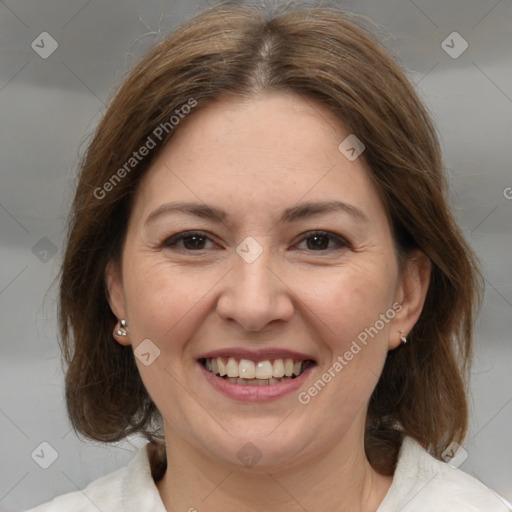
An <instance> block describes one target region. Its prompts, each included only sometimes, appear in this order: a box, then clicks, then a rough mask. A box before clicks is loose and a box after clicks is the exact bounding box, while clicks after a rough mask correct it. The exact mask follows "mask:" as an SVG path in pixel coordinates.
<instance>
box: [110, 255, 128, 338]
mask: <svg viewBox="0 0 512 512" xmlns="http://www.w3.org/2000/svg"><path fill="white" fill-rule="evenodd" d="M105 285H106V287H107V300H108V303H109V305H110V309H111V310H112V313H114V315H115V316H116V317H117V319H118V320H121V319H126V301H125V295H124V286H123V276H122V271H121V265H120V264H119V263H118V262H114V261H110V262H109V263H108V264H107V268H106V269H105ZM118 327H119V324H117V325H116V327H115V329H114V333H113V336H114V339H115V340H116V341H117V342H118V343H120V344H121V345H130V344H131V343H130V341H129V336H119V335H118V334H116V333H115V331H116V329H117V328H118Z"/></svg>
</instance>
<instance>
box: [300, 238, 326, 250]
mask: <svg viewBox="0 0 512 512" xmlns="http://www.w3.org/2000/svg"><path fill="white" fill-rule="evenodd" d="M329 242H330V239H329V236H328V235H311V236H308V238H307V242H306V245H307V247H308V249H310V250H312V251H323V250H325V249H328V248H329Z"/></svg>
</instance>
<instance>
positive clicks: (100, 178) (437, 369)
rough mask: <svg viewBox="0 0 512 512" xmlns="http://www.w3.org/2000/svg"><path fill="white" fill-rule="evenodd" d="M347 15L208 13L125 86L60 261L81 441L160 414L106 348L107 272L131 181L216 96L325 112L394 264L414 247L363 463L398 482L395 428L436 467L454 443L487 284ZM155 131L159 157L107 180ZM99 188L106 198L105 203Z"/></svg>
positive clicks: (370, 46) (407, 115)
mask: <svg viewBox="0 0 512 512" xmlns="http://www.w3.org/2000/svg"><path fill="white" fill-rule="evenodd" d="M354 19H355V17H354V16H352V15H348V14H347V13H344V12H343V11H340V10H339V9H337V8H332V7H308V6H307V5H302V6H301V5H300V4H299V5H292V7H291V8H285V9H282V10H274V11H269V10H268V9H265V8H261V7H250V6H246V5H230V4H225V5H221V6H216V7H213V8H211V9H208V10H207V11H205V12H203V13H201V14H200V15H198V16H197V17H195V18H194V19H192V21H190V22H189V23H188V24H186V25H185V26H183V27H181V28H179V29H178V30H176V31H175V32H173V33H171V34H170V35H169V36H167V37H166V38H165V39H163V40H162V41H160V42H159V43H158V44H157V45H155V46H154V48H153V49H152V50H151V51H150V52H149V53H148V54H147V55H146V56H145V57H144V58H143V59H142V61H141V62H139V63H138V65H137V66H136V67H135V68H134V69H133V71H132V72H131V73H130V75H129V76H128V77H127V79H126V80H125V82H124V83H123V84H122V86H121V88H120V89H119V91H118V92H117V94H116V96H115V97H114V99H113V100H112V102H111V104H110V106H109V108H108V110H107V112H106V114H105V115H104V117H103V119H102V121H101V123H100V124H99V126H98V128H97V130H96V133H95V136H94V138H93V140H92V142H91V143H90V145H89V147H88V150H87V152H86V154H85V156H84V158H83V161H82V165H81V171H80V177H79V183H78V187H77V191H76V196H75V199H74V204H73V209H72V216H71V219H70V229H69V235H68V241H67V248H66V253H65V257H64V262H63V266H62V274H61V286H60V310H59V321H60V330H61V344H62V350H63V357H64V360H65V362H66V364H67V365H68V369H67V375H66V400H67V407H68V412H69V416H70V419H71V422H72V424H73V425H74V427H75V429H76V430H77V431H78V432H80V433H82V434H84V435H85V436H87V437H89V438H92V439H95V440H99V441H106V442H108V441H117V440H119V439H122V438H123V437H125V436H127V435H128V434H130V433H134V432H142V433H144V434H146V435H147V436H148V437H150V438H151V434H152V433H153V434H154V433H156V432H157V430H158V428H157V427H158V421H159V420H160V419H161V418H159V412H158V410H157V409H156V407H155V405H154V403H153V402H152V400H151V398H150V397H149V395H148V393H147V391H146V389H145V388H144V386H143V384H142V381H141V379H140V377H139V373H138V371H137V367H136V365H135V362H134V355H133V352H132V350H131V349H130V348H129V347H128V348H127V347H124V346H121V345H120V344H119V343H117V342H115V341H114V340H113V338H112V330H113V328H114V326H115V324H116V321H117V319H116V318H115V317H114V315H113V314H112V312H111V310H110V308H109V305H108V302H107V290H106V287H105V276H104V274H105V268H106V265H107V263H108V262H109V261H111V260H116V259H118V258H119V257H120V255H121V251H122V246H123V240H124V236H125V233H126V228H127V221H128V218H129V214H130V203H131V200H132V198H133V195H134V192H135V190H136V189H137V185H138V183H139V181H140V180H141V178H142V177H143V176H144V174H145V172H146V171H147V170H148V168H149V166H150V165H151V162H152V161H153V159H154V158H155V156H156V155H157V154H158V151H159V149H160V148H161V147H162V146H163V145H164V144H165V143H166V142H167V141H168V140H169V139H170V138H171V137H172V134H173V133H174V131H176V129H179V126H178V127H177V128H175V129H174V130H173V129H168V130H166V133H165V137H161V140H155V139H157V137H155V136H154V133H155V132H154V130H155V128H156V127H158V126H161V124H162V123H165V122H167V123H168V122H169V119H170V116H171V115H173V113H175V112H176V111H180V109H181V108H182V106H183V105H185V104H187V103H189V104H190V102H191V100H192V102H194V101H197V107H195V109H194V110H193V111H192V112H190V114H189V115H190V116H193V115H194V112H195V111H197V110H199V109H200V108H201V107H202V106H204V105H206V104H208V101H211V100H214V99H217V98H219V97H220V96H221V95H226V94H237V95H240V96H243V97H246V98H250V97H252V96H254V95H255V94H257V93H259V92H262V91H284V92H293V93H296V94H299V95H301V96H303V97H307V98H310V99H313V100H315V101H318V102H321V103H323V104H325V105H327V106H328V107H329V108H330V109H331V111H332V112H333V113H335V115H337V116H338V117H339V119H340V121H341V122H343V123H344V124H345V126H347V127H348V129H349V130H350V132H352V133H355V134H356V135H357V137H358V138H359V139H360V140H362V141H363V143H364V144H365V146H366V149H365V152H364V154H363V155H362V156H363V157H364V159H365V161H366V163H367V165H368V167H369V169H370V173H371V176H372V178H373V180H374V182H375V184H376V186H377V187H378V190H379V191H380V194H381V197H382V199H383V201H384V204H385V206H386V209H387V211H388V214H389V218H390V221H391V225H392V228H393V233H394V237H395V243H396V248H397V255H398V256H399V260H400V256H401V255H402V256H403V255H406V254H407V251H408V250H410V249H412V248H419V249H421V250H422V251H423V252H424V253H425V254H426V255H427V256H428V258H429V259H430V260H431V263H432V271H431V283H430V287H429V290H428V294H427V297H426V302H425V304H424V308H423V311H422V314H421V316H420V318H419V320H418V322H417V323H416V325H415V326H414V328H413V330H412V331H411V333H410V334H409V343H407V344H406V345H404V346H401V347H400V348H399V349H397V350H393V351H390V352H389V353H388V356H387V360H386V363H385V367H384V370H383V373H382V376H381V378H380V380H379V382H378V384H377V387H376V389H375V391H374V393H373V395H372V397H371V401H370V405H369V410H368V416H367V428H366V439H365V448H366V453H367V456H368V459H369V460H370V462H371V464H372V465H373V467H374V468H375V469H376V470H377V471H379V472H381V473H383V474H392V473H393V471H394V466H395V463H396V459H397V454H398V450H399V448H400V445H401V440H402V437H403V435H404V434H405V435H409V436H411V437H413V438H414V439H416V440H417V441H418V442H419V443H420V444H422V445H423V446H424V447H425V448H427V449H430V451H431V453H433V454H434V455H435V456H437V457H440V454H441V452H442V451H443V450H444V449H445V448H446V446H447V445H448V444H449V443H450V442H452V441H458V442H462V440H463V438H464V435H465V432H466V428H467V417H468V412H467V402H466V380H465V378H466V377H467V371H468V370H469V364H470V359H471V351H472V350H471V347H472V334H473V321H474V315H475V313H476V308H477V306H478V305H479V303H480V294H481V291H480V290H481V280H480V274H479V272H478V269H477V266H476V263H475V258H474V256H473V253H472V251H471V249H470V248H469V246H468V245H467V243H466V242H465V241H464V239H463V237H462V235H461V232H460V230H459V228H458V227H457V225H456V223H455V221H454V219H453V217H452V215H451V213H450V211H449V208H448V206H447V200H446V192H447V191H446V188H447V187H446V182H445V177H444V171H443V164H442V158H441V151H440V146H439V142H438V139H437V135H436V132H435V129H434V127H433V126H432V123H431V120H430V118H429V115H428V114H427V112H426V110H425V108H424V106H423V105H422V104H421V102H420V100H419V99H418V97H417V95H416V93H415V91H414V89H413V87H412V86H411V84H410V83H409V82H408V81H407V79H406V77H405V76H404V73H403V72H402V71H401V69H400V67H399V66H398V65H397V63H396V62H395V61H394V60H393V59H392V58H391V57H390V56H389V54H388V53H387V51H386V50H384V49H383V48H382V46H381V45H380V44H379V43H378V42H377V41H376V40H375V38H374V36H372V35H371V32H370V31H369V30H367V29H366V28H363V25H361V23H360V22H358V23H355V22H354ZM184 122H186V119H185V121H184ZM167 127H168V128H169V126H168V125H167ZM167 132H168V133H167ZM148 137H152V139H153V142H155V147H154V148H153V149H151V151H150V152H149V154H148V155H147V156H145V157H144V158H143V159H141V160H140V161H137V163H136V165H134V166H133V167H134V168H133V169H129V170H128V171H127V172H124V173H121V174H122V179H119V180H117V179H116V180H114V181H113V175H114V174H115V173H116V172H117V170H118V169H121V168H123V166H125V167H124V169H125V170H127V167H126V162H127V161H129V159H130V158H131V157H132V156H133V151H134V150H137V149H138V148H140V147H141V146H143V145H144V144H145V143H146V141H147V140H148ZM132 163H133V162H132ZM117 176H118V177H120V174H119V172H118V174H117ZM107 182H109V183H110V184H111V186H108V187H104V184H106V183H107ZM102 187H103V189H102V190H106V189H107V188H108V196H106V197H103V196H104V195H105V194H103V192H102V193H101V194H99V193H98V190H100V189H101V188H102ZM100 195H101V196H102V197H99V196H100Z"/></svg>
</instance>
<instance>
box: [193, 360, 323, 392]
mask: <svg viewBox="0 0 512 512" xmlns="http://www.w3.org/2000/svg"><path fill="white" fill-rule="evenodd" d="M198 365H199V366H200V369H201V371H202V372H203V374H204V376H205V377H206V379H207V380H208V382H209V383H210V384H211V385H212V386H213V387H214V388H215V389H216V390H217V391H219V392H220V393H222V394H223V395H225V396H227V397H228V398H232V399H233V400H239V401H241V402H269V401H272V400H277V399H279V398H281V397H283V396H285V395H288V394H290V393H292V392H293V391H296V390H297V389H298V388H300V387H301V385H302V384H303V383H304V381H305V379H307V377H308V374H309V372H310V371H311V370H312V369H313V367H309V368H307V369H306V370H305V371H304V372H303V373H301V374H300V375H299V376H297V377H295V379H290V380H286V381H284V382H281V383H280V384H268V385H266V386H249V385H246V384H236V383H234V382H229V381H228V380H226V379H223V378H222V377H217V375H215V374H213V373H212V372H209V371H208V370H207V369H206V368H205V367H204V366H203V365H202V364H201V363H200V362H199V361H198Z"/></svg>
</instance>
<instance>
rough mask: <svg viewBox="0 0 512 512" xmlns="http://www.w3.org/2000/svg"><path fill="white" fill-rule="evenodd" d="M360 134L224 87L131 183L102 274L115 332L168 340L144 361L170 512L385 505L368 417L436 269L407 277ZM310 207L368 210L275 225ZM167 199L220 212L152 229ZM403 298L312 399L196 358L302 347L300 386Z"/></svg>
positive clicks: (280, 98) (297, 105) (385, 483)
mask: <svg viewBox="0 0 512 512" xmlns="http://www.w3.org/2000/svg"><path fill="white" fill-rule="evenodd" d="M348 135H349V132H348V131H347V130H346V128H345V127H344V126H343V124H342V123H341V122H340V121H339V120H338V119H337V118H335V117H334V115H333V114H332V113H331V112H330V111H329V110H328V109H327V108H326V107H324V106H323V105H321V104H319V103H316V102H312V101H310V100H308V99H304V98H303V97H300V96H296V95H293V94H289V93H286V94H285V93H264V94H260V95H258V96H255V97H253V98H251V99H250V100H241V99H236V98H231V97H230V98H223V99H221V100H217V101H216V102H215V103H212V104H210V105H208V106H207V107H206V108H204V109H202V110H197V111H196V112H194V114H193V115H190V116H189V118H187V119H186V120H185V121H183V122H182V125H181V126H179V127H178V128H177V131H176V133H175V135H174V137H173V139H172V140H171V142H170V143H169V144H168V145H167V146H166V147H165V148H164V149H163V151H162V153H161V154H160V155H159V156H158V158H157V159H156V160H155V162H154V163H153V164H152V166H151V169H150V170H149V171H148V174H147V175H146V176H145V177H144V179H143V180H142V182H141V184H140V186H139V188H138V190H137V192H136V195H135V198H134V205H133V210H132V212H131V216H130V219H129V225H128V231H127V237H126V243H125V246H124V250H123V254H122V262H121V264H117V263H115V262H112V263H111V264H110V265H109V266H108V268H107V272H106V279H107V284H108V288H109V293H110V305H111V308H112V310H113V312H114V314H115V315H116V316H117V317H118V318H124V319H126V320H127V323H128V329H127V330H128V336H126V337H119V336H115V337H116V339H117V340H118V342H119V343H122V344H125V345H130V344H131V345H132V346H133V348H134V349H135V348H136V347H137V346H138V345H139V344H140V343H141V342H142V341H143V340H145V339H150V340H151V341H152V343H154V344H155V345H156V346H157V347H158V349H159V350H160V355H159V357H157V358H156V359H155V360H154V361H153V362H152V363H151V364H150V365H148V366H145V365H144V364H142V363H141V361H139V359H136V361H137V365H138V368H139V371H140V374H141V377H142V379H143V381H144V384H145V386H146V388H147V390H148V392H149V394H150V395H151V397H152V399H153V401H154V402H155V403H156V405H157V407H158V409H159V410H160V411H161V413H162V416H163V418H164V431H165V436H166V450H167V458H168V469H167V472H166V474H165V476H164V478H163V479H162V480H161V481H160V482H158V485H157V487H158V490H159V492H160V495H161V497H162V500H163V503H164V505H165V506H166V508H167V510H169V511H175V510H176V511H178V510H181V511H183V510H188V509H189V508H191V507H195V508H196V509H198V510H202V509H203V510H204V509H207V510H209V511H214V512H215V511H223V512H226V511H228V512H230V511H235V510H236V511H238V510H254V511H257V510H266V511H274V510H276V511H277V510H287V511H295V510H297V511H299V510H301V511H303V510H304V509H306V510H308V512H315V511H320V510H321V511H322V512H328V511H337V512H340V511H351V512H353V511H375V510H376V509H377V508H378V506H379V504H380V502H381V501H382V499H383V498H384V496H385V494H386V492H387V490H388V489H389V486H390V485H391V481H392V478H391V477H385V476H382V475H379V474H378V473H377V472H375V471H374V470H373V469H372V467H371V466H370V464H369V463H368V461H367V459H366V457H365V453H364V442H363V441H364V424H365V417H366V411H367V407H368V401H369V398H370V396H371V394H372V391H373V389H374V387H375V385H376V383H377V380H378V376H379V375H380V373H381V371H382V368H383V365H384V361H385V357H386V354H387V352H388V351H389V350H394V349H396V348H397V347H398V346H399V345H400V336H401V335H404V334H407V333H408V332H409V331H410V330H411V329H412V327H413V326H414V324H415V322H416V321H417V319H418V317H419V315H420V313H421V309H422V307H423V303H424V300H425V295H426V292H427V288H428V284H429V275H430V266H429V262H428V260H427V259H426V257H425V256H424V255H423V254H422V253H420V252H414V253H412V254H411V255H410V258H409V259H408V261H407V262H406V265H405V266H404V267H403V270H402V271H400V268H399V265H398V261H397V257H396V253H395V247H394V244H393V239H392V236H391V230H390V225H389V222H388V218H387V215H386V212H385V209H384V206H383V203H382V201H381V199H380V197H379V194H378V192H377V190H376V188H375V186H374V185H373V183H372V181H371V180H370V177H369V173H368V170H367V168H366V164H365V163H364V160H363V158H362V157H359V158H357V159H356V160H355V161H353V162H351V161H349V160H348V159H347V158H345V156H344V155H343V154H342V153H340V151H339V150H338V145H339V144H340V142H341V141H342V140H344V139H345V138H346V137H347V136H348ZM363 155H364V154H363ZM308 201H311V202H324V201H343V202H344V203H346V204H349V205H352V206H355V207H357V208H358V209H359V210H360V211H362V212H363V213H364V215H365V216H366V217H367V219H368V221H362V220H359V219H357V218H356V217H354V216H352V215H351V214H349V213H346V212H343V211H330V212H324V213H321V214H317V215H312V216H308V217H305V218H300V219H297V220H295V221H292V222H283V221H280V220H279V219H280V217H281V215H282V213H283V211H284V210H285V209H287V208H290V207H293V206H296V205H297V204H300V203H303V202H308ZM169 202H195V203H200V204H207V205H209V206H212V207H215V208H219V209H222V210H223V211H224V212H225V214H226V215H225V218H224V219H223V220H222V221H219V220H216V219H212V218H202V217H199V216H197V215H192V214H189V213H183V212H174V213H169V212H168V213H164V214H161V215H157V216H156V217H154V218H153V219H152V220H151V221H149V222H148V223H146V224H145V221H146V219H147V218H148V216H150V214H151V213H152V212H154V211H155V210H156V209H157V208H159V207H160V206H161V205H162V204H165V203H169ZM187 230H200V231H205V232H207V234H208V237H209V238H207V239H206V240H202V241H201V243H203V242H204V245H203V246H202V247H203V248H202V249H201V250H196V249H194V248H193V247H192V248H191V245H190V242H191V239H190V238H189V239H187V243H186V244H184V242H183V241H181V242H177V243H176V244H174V245H167V246H166V245H165V241H166V240H168V239H169V238H170V237H171V236H173V235H175V234H177V233H180V232H184V231H187ZM313 230H322V231H328V232H331V233H334V234H335V236H336V235H337V236H339V237H342V238H343V239H345V240H346V242H345V243H337V242H336V238H329V237H327V238H326V237H320V240H321V244H320V245H322V244H326V245H322V249H316V250H315V248H314V247H315V246H314V245H312V238H311V236H310V235H308V232H310V231H313ZM248 236H251V237H253V238H254V239H255V240H256V241H257V242H258V243H259V244H260V246H261V248H262V250H263V252H262V253H261V255H260V256H259V257H258V258H257V259H256V260H255V261H254V262H253V263H247V262H246V261H244V259H242V258H241V257H240V256H239V255H238V254H237V252H236V251H235V249H236V247H237V246H238V245H239V244H240V243H241V242H242V240H244V239H245V238H246V237H248ZM308 237H309V238H308ZM326 246H327V248H325V247H326ZM395 303H399V304H401V305H402V307H401V309H400V311H399V312H397V313H396V315H395V316H394V318H393V319H391V320H389V322H388V323H386V324H385V326H384V328H383V329H381V330H380V331H379V332H378V335H376V336H374V337H373V338H372V339H371V341H370V342H369V343H368V344H367V346H365V347H364V348H363V349H362V350H361V351H360V352H359V353H358V354H357V355H355V356H354V358H353V359H352V360H351V361H350V362H349V363H348V364H347V365H346V366H345V367H344V368H343V370H342V371H341V372H339V373H338V374H337V375H336V377H335V378H333V379H332V381H331V382H330V383H329V384H328V385H326V386H325V388H324V389H322V390H321V392H319V393H318V394H317V396H315V397H314V398H312V399H311V401H310V402H309V403H308V404H306V405H303V404H301V403H299V402H298V400H297V394H298V393H297V392H292V393H290V394H289V395H286V396H284V397H282V398H280V399H278V400H276V401H272V402H266V403H241V402H239V401H235V400H232V399H230V398H227V397H225V396H224V395H221V394H219V393H218V392H217V391H216V390H215V389H214V388H213V387H212V386H211V384H210V383H209V382H208V381H207V380H206V379H205V378H204V376H203V375H202V373H201V371H200V369H199V367H198V365H197V359H198V357H200V355H201V354H204V353H205V352H208V351H211V350H215V349H220V348H233V347H243V348H262V347H278V348H287V349H291V350H296V351H300V352H304V353H306V354H310V355H311V357H312V358H314V360H315V361H316V363H317V366H316V367H315V368H313V370H312V371H311V373H310V375H309V377H308V379H307V381H306V382H305V383H304V384H303V386H302V387H301V388H300V389H299V390H298V391H304V390H307V389H308V388H309V387H310V386H311V385H312V384H313V383H314V382H315V381H316V380H317V379H319V378H320V377H321V375H322V374H323V373H324V372H326V371H327V370H328V368H329V367H331V366H332V364H333V362H334V361H335V360H336V358H337V357H338V356H340V355H343V354H344V353H345V352H346V351H347V350H348V349H349V347H350V345H351V343H352V341H353V340H354V339H356V337H357V335H358V334H359V333H361V332H362V331H364V329H365V328H367V327H369V326H373V325H374V324H375V322H376V320H378V319H379V317H380V315H381V314H383V313H385V312H386V311H388V310H389V309H390V308H392V305H393V304H395ZM400 331H403V333H402V334H400ZM398 350H400V348H398ZM248 442H251V443H253V444H254V445H255V446H256V447H257V449H258V450H259V453H260V454H261V459H260V460H259V461H258V462H257V464H256V465H254V466H253V467H247V466H245V465H244V464H243V463H242V461H241V460H239V458H238V457H237V453H238V452H239V450H241V449H242V447H244V446H245V445H246V443H248Z"/></svg>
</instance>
